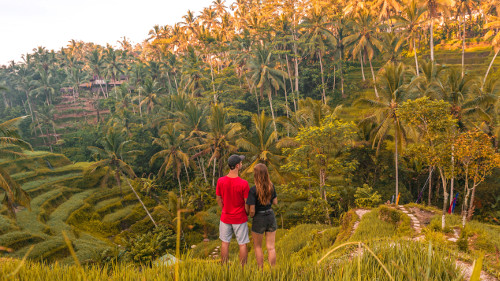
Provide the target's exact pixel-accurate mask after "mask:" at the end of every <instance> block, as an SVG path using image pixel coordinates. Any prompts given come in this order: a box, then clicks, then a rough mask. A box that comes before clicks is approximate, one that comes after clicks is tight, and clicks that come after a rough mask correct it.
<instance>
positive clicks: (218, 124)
mask: <svg viewBox="0 0 500 281" xmlns="http://www.w3.org/2000/svg"><path fill="white" fill-rule="evenodd" d="M240 130H241V125H240V124H239V123H229V120H228V114H227V110H226V109H225V108H224V106H223V105H222V104H214V105H213V106H212V109H211V113H210V116H209V118H208V130H207V131H206V132H202V135H201V137H202V142H203V143H202V144H200V145H197V146H194V147H193V149H196V150H199V151H200V152H198V153H196V154H195V155H194V156H193V157H192V158H197V157H199V156H202V155H208V154H211V156H210V159H209V162H210V163H212V165H213V172H212V186H215V178H216V171H218V175H220V174H221V173H222V167H223V165H222V160H221V159H225V158H227V157H229V154H230V153H233V152H235V151H236V150H237V147H236V145H235V140H236V137H237V136H238V133H239V131H240ZM217 162H218V164H217Z"/></svg>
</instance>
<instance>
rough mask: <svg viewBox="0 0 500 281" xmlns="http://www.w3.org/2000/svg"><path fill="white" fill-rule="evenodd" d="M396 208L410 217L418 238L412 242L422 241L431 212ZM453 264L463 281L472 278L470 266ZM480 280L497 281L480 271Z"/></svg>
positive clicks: (468, 264)
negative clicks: (459, 271)
mask: <svg viewBox="0 0 500 281" xmlns="http://www.w3.org/2000/svg"><path fill="white" fill-rule="evenodd" d="M396 208H397V209H398V210H400V211H401V212H403V213H405V214H406V215H407V216H408V217H410V219H411V225H412V228H413V230H415V232H416V233H417V234H418V236H417V237H415V238H413V240H414V241H422V240H424V238H425V236H424V235H423V234H422V224H424V225H427V224H429V223H430V221H431V218H432V216H433V215H434V214H433V213H432V212H428V211H423V210H421V209H418V208H410V210H411V211H408V209H406V207H405V206H403V205H398V206H397V207H396ZM457 238H458V233H456V232H455V234H454V237H453V238H449V239H448V240H449V241H451V242H456V240H457ZM455 264H456V265H457V267H458V268H460V270H461V271H462V274H463V276H464V279H465V280H470V277H471V276H472V270H473V266H472V264H470V263H467V262H464V261H461V260H458V259H457V260H455ZM481 280H483V281H498V279H497V278H495V277H494V276H492V275H490V274H489V273H487V272H486V271H484V270H482V271H481Z"/></svg>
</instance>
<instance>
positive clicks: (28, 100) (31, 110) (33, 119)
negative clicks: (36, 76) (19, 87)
mask: <svg viewBox="0 0 500 281" xmlns="http://www.w3.org/2000/svg"><path fill="white" fill-rule="evenodd" d="M26 101H27V102H28V107H29V109H30V116H31V122H34V121H35V117H34V116H33V109H32V108H31V102H30V96H29V94H28V91H26ZM35 132H36V130H35Z"/></svg>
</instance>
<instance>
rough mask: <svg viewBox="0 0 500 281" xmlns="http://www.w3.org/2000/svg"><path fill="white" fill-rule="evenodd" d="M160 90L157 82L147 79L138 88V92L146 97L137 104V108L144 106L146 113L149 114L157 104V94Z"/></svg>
mask: <svg viewBox="0 0 500 281" xmlns="http://www.w3.org/2000/svg"><path fill="white" fill-rule="evenodd" d="M161 90H162V88H161V87H160V84H159V83H158V82H157V81H155V80H152V79H150V78H147V79H146V80H145V81H144V83H143V84H142V86H140V88H139V91H141V92H143V93H144V94H145V95H146V97H145V98H144V99H143V100H142V101H141V102H140V103H139V107H141V108H142V107H143V106H144V105H146V112H147V113H148V114H151V112H152V111H153V109H154V107H155V105H156V104H158V98H159V97H158V94H159V93H160V91H161ZM139 97H140V96H139Z"/></svg>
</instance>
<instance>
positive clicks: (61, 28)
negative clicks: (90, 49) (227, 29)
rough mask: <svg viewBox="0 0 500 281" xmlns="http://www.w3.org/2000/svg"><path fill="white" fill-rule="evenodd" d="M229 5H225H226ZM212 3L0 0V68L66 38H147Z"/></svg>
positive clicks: (54, 46)
mask: <svg viewBox="0 0 500 281" xmlns="http://www.w3.org/2000/svg"><path fill="white" fill-rule="evenodd" d="M231 2H232V1H226V6H229V3H231ZM211 3H212V0H138V1H133V0H120V1H118V0H78V1H75V0H0V65H2V64H7V63H8V62H9V61H11V60H14V61H19V60H21V54H25V53H28V52H29V53H31V52H32V50H33V49H34V48H36V47H37V46H44V47H46V48H47V49H49V50H50V49H54V50H58V49H60V48H61V47H63V46H66V45H67V44H68V41H69V40H71V39H75V40H83V41H85V42H94V43H96V44H101V45H105V44H106V43H110V44H112V45H114V46H116V45H118V44H117V41H118V40H120V39H121V38H122V37H123V36H126V37H127V38H129V40H131V41H132V42H133V43H139V42H142V41H143V40H144V39H146V38H147V36H148V32H149V30H150V29H151V28H152V27H153V26H154V25H155V24H159V25H166V24H174V23H176V22H179V21H182V16H183V15H185V14H186V12H187V10H192V11H195V12H196V14H198V13H199V12H200V11H201V10H202V9H203V8H204V7H208V6H209V5H211Z"/></svg>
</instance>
